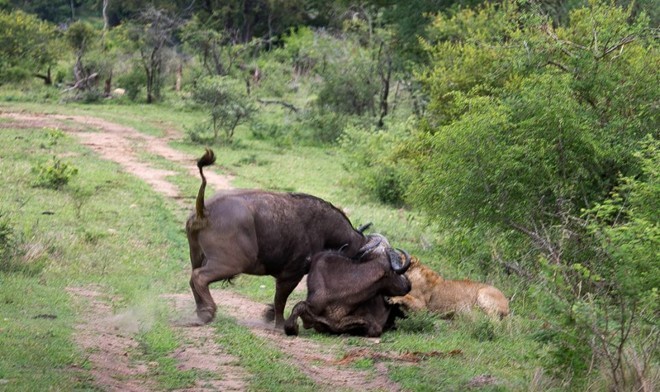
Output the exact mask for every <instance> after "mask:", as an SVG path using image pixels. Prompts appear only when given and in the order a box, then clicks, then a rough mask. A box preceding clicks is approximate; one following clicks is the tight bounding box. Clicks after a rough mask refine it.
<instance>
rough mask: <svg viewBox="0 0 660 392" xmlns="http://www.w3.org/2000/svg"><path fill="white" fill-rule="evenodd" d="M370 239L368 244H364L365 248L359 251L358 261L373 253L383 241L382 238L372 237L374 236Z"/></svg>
mask: <svg viewBox="0 0 660 392" xmlns="http://www.w3.org/2000/svg"><path fill="white" fill-rule="evenodd" d="M369 237H370V238H369V241H367V243H366V244H364V246H363V247H362V248H360V249H359V250H358V252H357V258H358V259H361V258H363V257H364V256H366V255H368V254H369V253H371V252H372V251H373V250H374V249H376V248H377V247H378V245H380V243H381V242H382V241H383V239H382V237H380V236H378V235H372V236H369Z"/></svg>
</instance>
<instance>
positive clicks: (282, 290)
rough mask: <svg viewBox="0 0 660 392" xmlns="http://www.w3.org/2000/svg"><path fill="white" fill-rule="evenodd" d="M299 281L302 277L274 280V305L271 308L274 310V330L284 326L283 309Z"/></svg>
mask: <svg viewBox="0 0 660 392" xmlns="http://www.w3.org/2000/svg"><path fill="white" fill-rule="evenodd" d="M301 280H302V276H298V277H293V278H287V279H284V278H277V279H276V280H275V303H274V305H273V306H274V308H275V327H276V328H282V327H283V326H284V307H285V306H286V300H287V298H289V295H290V294H291V292H292V291H293V289H295V288H296V286H298V283H300V281H301Z"/></svg>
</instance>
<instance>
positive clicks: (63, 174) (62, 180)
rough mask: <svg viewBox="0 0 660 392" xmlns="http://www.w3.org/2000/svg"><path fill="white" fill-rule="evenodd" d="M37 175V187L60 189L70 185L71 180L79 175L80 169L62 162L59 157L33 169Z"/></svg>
mask: <svg viewBox="0 0 660 392" xmlns="http://www.w3.org/2000/svg"><path fill="white" fill-rule="evenodd" d="M32 171H33V173H35V174H36V175H37V179H36V181H35V185H36V186H39V187H44V188H50V189H60V188H62V187H63V186H65V185H67V184H68V183H69V180H71V178H73V177H74V176H75V175H76V174H78V168H76V167H74V166H72V165H70V164H68V163H66V162H62V160H60V159H59V158H57V157H53V158H52V159H51V160H50V161H48V162H44V163H40V164H38V165H37V166H35V167H34V168H33V169H32Z"/></svg>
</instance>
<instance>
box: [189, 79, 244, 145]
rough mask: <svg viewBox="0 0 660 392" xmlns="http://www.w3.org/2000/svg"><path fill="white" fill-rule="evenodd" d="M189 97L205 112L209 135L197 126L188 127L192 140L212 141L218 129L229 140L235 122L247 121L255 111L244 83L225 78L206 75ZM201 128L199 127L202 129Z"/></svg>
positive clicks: (237, 123) (216, 138)
mask: <svg viewBox="0 0 660 392" xmlns="http://www.w3.org/2000/svg"><path fill="white" fill-rule="evenodd" d="M192 99H193V101H194V102H196V103H197V104H199V105H201V106H202V107H203V108H205V109H206V110H207V111H208V114H209V117H210V118H209V123H210V129H211V131H212V133H213V134H212V136H211V137H207V136H203V132H200V128H199V127H198V128H197V129H196V130H195V129H193V130H189V135H190V137H191V139H193V141H198V142H204V141H207V142H211V143H215V142H216V141H217V140H218V136H219V133H220V131H221V130H222V131H224V137H225V140H226V141H228V142H231V140H232V138H233V136H234V131H235V130H236V127H237V126H238V125H239V124H242V123H244V122H246V121H249V120H250V118H251V117H252V115H253V114H254V111H255V110H256V109H255V107H254V105H253V103H252V101H251V100H250V98H249V97H248V95H247V94H246V93H245V90H244V86H242V85H241V83H240V82H239V81H237V80H234V79H231V78H228V77H219V76H216V77H206V78H203V79H201V80H198V81H197V84H196V86H195V87H194V89H193V91H192ZM203 128H204V127H202V128H201V129H202V130H203Z"/></svg>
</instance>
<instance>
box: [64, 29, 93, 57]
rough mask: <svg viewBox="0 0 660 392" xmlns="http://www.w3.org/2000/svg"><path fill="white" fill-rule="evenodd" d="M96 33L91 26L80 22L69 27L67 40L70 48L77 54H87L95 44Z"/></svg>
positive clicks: (66, 35) (66, 34)
mask: <svg viewBox="0 0 660 392" xmlns="http://www.w3.org/2000/svg"><path fill="white" fill-rule="evenodd" d="M95 38H96V31H95V30H94V27H92V25H91V24H89V23H87V22H82V21H78V22H75V23H73V24H72V25H70V26H69V28H68V29H67V30H66V33H65V39H66V41H67V43H68V44H69V46H71V48H73V50H75V51H76V52H82V53H85V52H86V51H88V50H89V49H90V47H91V46H92V45H93V44H94V39H95Z"/></svg>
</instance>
